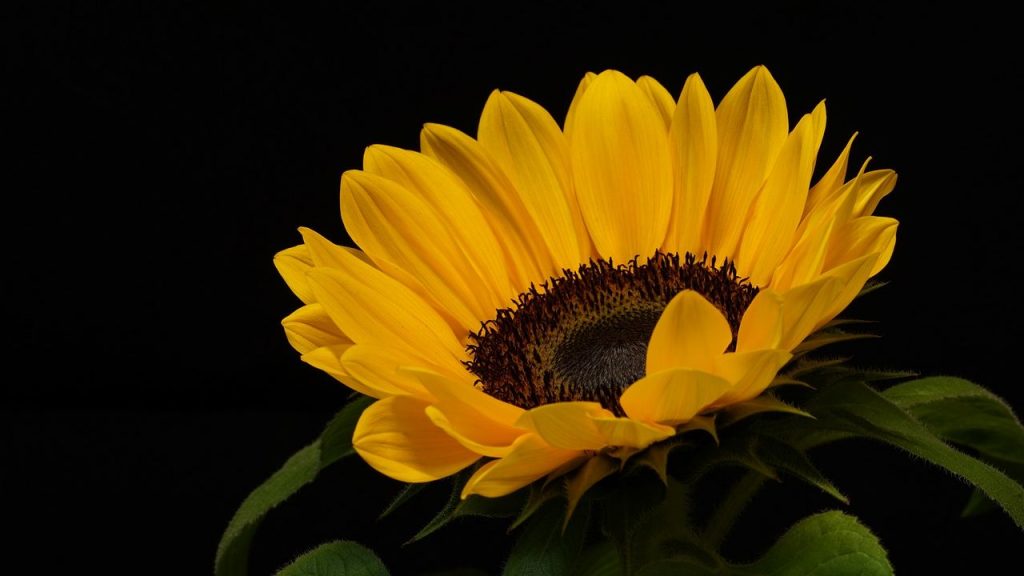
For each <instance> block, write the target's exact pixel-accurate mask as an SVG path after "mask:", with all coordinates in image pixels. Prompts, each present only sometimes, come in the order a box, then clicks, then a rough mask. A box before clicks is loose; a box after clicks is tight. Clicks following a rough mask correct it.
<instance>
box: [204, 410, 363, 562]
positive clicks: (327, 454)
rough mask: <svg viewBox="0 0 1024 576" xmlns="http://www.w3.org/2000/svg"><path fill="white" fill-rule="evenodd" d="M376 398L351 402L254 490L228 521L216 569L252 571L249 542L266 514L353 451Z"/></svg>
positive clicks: (219, 546)
mask: <svg viewBox="0 0 1024 576" xmlns="http://www.w3.org/2000/svg"><path fill="white" fill-rule="evenodd" d="M372 402H373V399H372V398H366V397H361V398H358V399H356V400H355V401H353V402H351V403H349V404H348V405H347V406H345V408H343V409H342V410H341V411H340V412H338V414H337V415H335V417H334V418H333V419H332V420H331V421H330V422H329V423H328V424H327V427H326V428H325V429H324V432H323V434H321V436H320V438H319V439H317V440H316V441H315V442H313V443H312V444H310V445H309V446H306V447H305V448H303V449H302V450H299V451H298V452H296V453H295V454H294V455H292V457H291V458H289V459H288V461H287V462H285V463H284V466H282V467H281V469H280V470H278V471H277V472H275V473H274V474H273V475H272V476H271V477H270V478H268V479H267V480H266V482H264V483H263V484H261V485H260V486H259V487H257V488H256V489H255V490H253V491H252V493H251V494H249V496H248V497H247V498H246V499H245V500H244V501H243V502H242V505H241V506H240V507H239V508H238V511H237V512H235V515H234V517H232V518H231V522H229V523H228V527H227V529H226V530H225V531H224V535H223V536H221V540H220V544H219V545H218V546H217V556H216V560H215V562H214V573H215V574H216V575H217V576H244V575H245V574H247V573H248V563H249V545H250V543H251V542H252V538H253V536H254V535H255V534H256V530H257V528H259V524H260V522H261V521H262V520H263V517H264V516H265V515H266V514H267V512H269V511H270V510H271V509H273V508H274V507H276V506H277V505H278V504H280V503H282V502H284V501H285V500H287V499H288V498H289V497H290V496H291V495H292V494H295V493H296V492H298V491H299V489H300V488H302V487H303V486H305V485H306V484H309V483H310V482H312V481H313V480H314V479H315V478H316V477H317V475H318V474H319V473H320V470H322V469H323V468H325V467H326V466H328V465H330V464H332V463H334V462H336V461H338V460H340V459H342V458H344V457H346V456H348V455H350V454H352V452H353V450H352V431H353V430H354V429H355V424H356V422H357V421H358V420H359V416H360V415H361V414H362V413H363V410H365V409H366V407H367V406H369V405H370V403H372Z"/></svg>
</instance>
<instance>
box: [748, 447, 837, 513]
mask: <svg viewBox="0 0 1024 576" xmlns="http://www.w3.org/2000/svg"><path fill="white" fill-rule="evenodd" d="M755 451H756V453H757V456H758V458H760V459H761V460H762V461H763V462H764V463H765V464H767V465H769V466H771V467H773V468H778V469H780V470H785V471H786V472H788V473H789V474H791V475H793V476H795V477H796V478H799V479H800V480H803V481H804V482H807V483H808V484H810V485H811V486H816V487H818V488H820V489H821V490H822V491H824V492H825V493H826V494H828V495H829V496H832V497H833V498H835V499H836V500H839V501H840V502H842V503H843V504H849V503H850V501H849V500H848V499H847V498H846V496H843V494H842V493H841V492H840V491H839V489H838V488H836V487H835V485H834V484H832V482H830V481H829V479H828V478H826V477H825V475H824V474H822V473H821V472H820V471H819V470H818V469H817V467H815V466H814V464H812V463H811V461H810V460H809V459H808V458H807V455H806V454H804V453H803V451H801V450H799V449H797V448H795V447H793V446H790V445H789V444H786V443H784V442H780V441H778V440H775V439H773V438H770V437H767V436H759V437H758V441H757V445H756V447H755Z"/></svg>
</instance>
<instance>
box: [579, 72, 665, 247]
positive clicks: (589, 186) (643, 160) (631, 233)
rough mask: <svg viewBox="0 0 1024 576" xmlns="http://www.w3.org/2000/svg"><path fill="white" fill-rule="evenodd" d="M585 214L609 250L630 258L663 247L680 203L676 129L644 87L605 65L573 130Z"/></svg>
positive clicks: (597, 238)
mask: <svg viewBox="0 0 1024 576" xmlns="http://www.w3.org/2000/svg"><path fill="white" fill-rule="evenodd" d="M568 136H569V148H570V157H571V159H572V171H573V181H574V182H575V185H576V194H577V196H578V198H579V203H580V210H581V211H582V212H583V220H584V221H585V222H586V224H587V229H588V230H589V231H590V235H591V237H592V238H593V240H594V245H595V246H596V248H597V251H598V253H599V254H600V255H601V256H602V257H603V258H612V259H613V260H614V261H615V262H617V263H620V264H621V263H625V262H628V261H629V260H631V259H632V258H633V257H634V256H637V255H642V256H644V257H646V256H648V255H650V254H652V253H654V251H655V250H656V249H657V248H659V247H661V245H662V243H663V241H664V239H665V232H666V230H667V228H668V218H669V213H670V211H671V208H672V162H671V157H670V155H669V148H668V133H667V132H666V130H665V126H664V122H663V121H662V119H661V117H660V115H659V114H658V111H657V110H656V109H655V108H654V106H653V105H652V104H651V103H650V101H649V100H648V99H647V97H646V96H645V95H644V93H643V91H642V90H641V89H640V88H639V87H637V85H636V84H635V83H634V82H633V81H632V80H630V79H629V78H627V77H625V76H623V75H622V74H621V73H619V72H615V71H606V72H602V73H601V74H600V75H599V76H598V77H597V78H595V79H594V80H593V82H592V83H591V84H590V86H589V87H588V88H587V90H586V92H585V93H584V94H583V98H582V100H581V101H580V103H579V106H578V108H577V110H576V120H575V122H574V123H573V125H572V130H571V131H570V132H569V133H568Z"/></svg>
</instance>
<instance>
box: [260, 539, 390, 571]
mask: <svg viewBox="0 0 1024 576" xmlns="http://www.w3.org/2000/svg"><path fill="white" fill-rule="evenodd" d="M277 576H388V570H387V568H385V567H384V563H383V562H381V561H380V558H377V555H376V554H374V553H373V552H371V551H370V550H368V549H366V548H364V547H362V546H360V545H359V544H356V543H355V542H344V541H337V542H329V543H327V544H322V545H320V546H317V547H316V548H314V549H313V550H310V551H309V552H306V553H305V554H303V555H302V556H299V557H298V558H296V559H295V561H294V562H292V563H291V564H289V565H288V566H285V567H284V568H282V569H281V571H280V572H278V573H277Z"/></svg>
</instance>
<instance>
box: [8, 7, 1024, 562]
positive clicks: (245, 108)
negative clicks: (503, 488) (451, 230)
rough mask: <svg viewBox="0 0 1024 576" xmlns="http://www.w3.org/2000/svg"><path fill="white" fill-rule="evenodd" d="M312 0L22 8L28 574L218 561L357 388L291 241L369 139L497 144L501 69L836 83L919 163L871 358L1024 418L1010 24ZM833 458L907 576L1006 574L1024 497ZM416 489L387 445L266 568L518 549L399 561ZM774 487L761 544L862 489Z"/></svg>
mask: <svg viewBox="0 0 1024 576" xmlns="http://www.w3.org/2000/svg"><path fill="white" fill-rule="evenodd" d="M214 4H216V5H214ZM680 4H682V3H680ZM141 6H145V7H141ZM285 6H286V5H285V4H283V3H282V4H279V5H268V4H264V3H232V4H221V3H201V2H192V3H184V2H183V3H180V4H175V5H169V4H157V5H150V4H149V3H138V4H136V3H115V2H94V3H72V4H57V5H50V6H48V7H46V8H41V7H39V6H33V7H26V6H21V7H15V6H8V7H6V8H4V12H5V14H4V15H3V30H2V33H0V37H2V42H3V55H2V58H3V66H4V70H3V77H4V81H3V85H4V87H3V88H2V89H0V92H2V95H0V98H2V99H3V112H2V114H3V117H4V118H5V120H4V122H3V124H4V126H3V128H2V129H0V133H2V138H3V139H4V140H5V141H7V144H8V146H7V148H8V152H7V153H5V154H4V176H5V178H4V180H5V181H6V183H5V184H4V187H3V200H2V202H3V203H2V204H0V206H2V208H0V217H2V234H3V237H4V244H3V246H4V257H3V261H4V273H3V275H2V279H0V305H2V307H3V317H2V318H3V328H4V337H3V340H4V343H3V347H2V358H3V364H2V367H3V372H2V374H3V376H0V382H2V383H0V410H2V413H0V415H2V420H0V449H2V452H0V456H2V460H0V503H2V506H3V510H2V513H0V519H2V520H0V522H3V523H4V524H8V526H7V527H8V528H10V529H12V530H13V532H12V534H13V535H9V536H8V537H6V541H5V542H4V543H3V544H2V545H0V549H3V550H4V554H3V556H4V559H3V562H4V563H5V564H6V565H10V564H11V563H13V564H14V565H18V564H21V563H26V564H27V565H34V566H35V567H36V568H38V569H40V570H41V572H42V573H54V572H53V570H57V569H65V568H67V569H70V568H79V569H85V568H87V567H95V568H102V569H103V570H104V571H105V572H107V573H120V572H125V573H154V574H155V573H175V574H188V573H197V574H201V573H208V572H209V571H210V570H211V568H212V562H213V555H214V551H215V547H216V543H217V540H218V538H219V535H220V533H221V531H222V530H223V528H224V526H225V525H226V523H227V521H228V520H229V519H230V517H231V514H232V513H233V511H234V509H235V508H236V506H237V505H238V504H239V503H240V502H241V500H242V499H243V498H244V497H245V495H246V494H247V493H248V491H249V490H251V489H252V488H253V487H254V486H255V485H256V484H258V483H259V482H260V481H262V480H263V479H264V478H265V477H266V476H267V475H269V474H270V473H271V472H272V471H273V470H275V469H276V468H277V467H278V466H279V465H280V464H281V463H282V462H283V461H284V460H285V459H286V458H287V456H288V455H289V454H290V453H291V452H293V451H294V450H296V449H298V448H299V447H301V446H303V445H304V444H305V443H307V442H308V441H310V440H311V439H312V438H314V437H315V436H316V434H317V433H318V432H319V429H320V427H321V426H322V424H323V423H324V422H325V421H326V420H327V418H329V416H330V414H332V413H333V412H334V411H335V410H336V409H338V408H339V407H340V406H341V405H342V404H343V403H344V401H345V398H346V393H345V391H344V390H342V389H340V386H339V385H337V384H336V383H335V382H334V381H333V380H332V379H331V378H329V377H328V376H326V375H324V374H321V373H318V372H316V371H315V370H313V369H311V368H309V367H307V366H305V365H304V364H302V363H301V362H300V361H299V360H298V358H297V355H296V354H295V353H294V352H293V351H292V350H291V349H290V348H289V346H288V345H287V343H286V341H285V338H284V335H283V333H282V330H281V329H280V326H279V322H280V319H281V318H282V317H283V316H285V315H286V314H287V313H289V312H290V311H291V310H293V309H294V308H295V307H296V306H297V305H298V301H297V300H295V299H294V298H293V297H292V296H291V294H290V293H289V292H288V290H287V288H286V287H285V286H284V284H283V282H281V281H280V279H279V278H278V277H277V275H276V273H275V271H274V269H273V266H272V264H271V258H272V256H273V254H274V253H275V252H276V251H278V250H280V249H283V248H286V247H288V246H291V245H293V244H295V243H297V242H298V241H299V236H298V234H297V232H296V230H295V229H296V227H297V226H299V225H305V226H310V227H312V228H314V229H316V230H318V231H319V232H321V233H323V234H325V235H326V236H328V237H329V238H331V239H333V240H335V241H337V242H343V241H347V238H346V236H345V234H344V230H343V228H342V225H341V222H340V217H339V211H338V195H337V190H338V182H339V176H340V174H341V172H342V171H344V170H346V169H351V168H358V167H359V166H360V161H361V154H362V150H363V148H364V147H365V146H367V145H369V144H372V143H378V142H379V143H388V144H392V145H397V146H401V147H405V148H415V147H416V146H417V142H418V131H419V127H420V125H421V124H422V123H424V122H428V121H429V122H440V123H445V124H449V125H452V126H455V127H457V128H459V129H462V130H463V131H466V132H468V133H470V134H473V133H474V132H475V127H476V120H477V118H478V115H479V113H480V110H481V109H482V106H483V103H484V101H485V99H486V97H487V95H488V93H489V92H490V91H491V90H492V89H494V88H501V89H506V90H511V91H514V92H518V93H520V94H523V95H526V96H528V97H530V98H532V99H534V100H535V101H537V102H539V103H541V104H542V105H544V106H545V107H547V108H548V109H549V110H551V111H552V113H553V115H554V116H555V117H556V118H561V117H562V116H563V115H564V112H565V110H566V108H567V107H568V103H569V101H570V99H571V96H572V94H573V92H574V90H575V87H576V83H577V82H578V81H579V79H580V77H581V76H582V75H583V73H584V72H586V71H588V70H590V71H600V70H603V69H606V68H616V69H619V70H622V71H623V72H625V73H627V74H629V75H631V76H633V77H637V76H639V75H641V74H649V75H652V76H654V77H656V78H658V79H659V80H660V81H661V82H662V83H663V84H665V85H666V86H667V87H668V88H669V89H670V91H672V92H673V93H674V94H677V93H678V91H679V89H680V87H681V85H682V81H683V80H684V79H685V77H686V75H687V74H689V73H690V72H693V71H699V72H700V73H701V75H702V76H703V78H704V79H705V82H706V83H707V85H708V87H709V89H710V91H711V93H712V95H713V97H715V98H716V99H718V98H721V96H722V95H723V94H724V93H725V91H726V90H727V89H728V88H729V86H731V84H732V83H733V82H734V81H735V80H736V79H738V78H739V77H740V76H741V75H742V74H743V73H744V72H746V71H747V70H748V69H749V68H750V67H751V66H753V65H756V64H761V63H763V64H766V65H768V66H769V68H770V70H771V71H772V73H773V75H774V76H775V77H776V79H777V80H778V82H779V83H780V84H781V86H782V88H783V90H784V91H785V93H786V98H787V102H788V104H789V108H790V111H791V112H790V114H791V120H794V119H795V118H796V117H797V115H798V114H802V113H803V112H805V111H809V110H810V109H811V108H812V107H813V106H814V104H816V103H817V102H818V101H819V100H820V99H822V98H827V100H828V104H829V126H828V133H827V134H826V137H825V143H824V145H823V156H822V157H823V158H825V159H826V160H823V161H822V163H825V162H828V163H830V162H831V159H832V158H834V157H835V155H836V154H837V153H838V151H839V150H840V149H841V147H842V146H843V144H845V141H846V139H847V138H848V136H849V134H850V133H852V132H853V131H859V132H860V137H859V138H858V140H857V143H856V144H855V148H854V158H853V159H854V162H855V163H857V164H859V162H860V161H862V160H863V159H864V158H865V157H866V155H868V154H870V155H872V156H873V157H874V158H875V161H874V164H873V165H874V166H875V167H879V168H880V167H892V168H895V169H896V170H897V171H898V172H899V173H900V182H899V184H898V186H897V189H896V192H895V193H894V194H893V195H892V196H890V197H889V198H888V199H886V200H885V201H884V203H883V204H882V207H881V208H880V210H879V211H880V213H882V214H886V215H892V216H894V217H896V218H898V219H899V220H900V222H901V225H900V232H899V240H898V244H897V249H896V254H895V257H894V258H893V260H892V262H891V264H890V265H889V267H888V268H887V269H886V271H885V272H883V274H882V278H883V279H885V280H888V281H891V284H890V285H889V286H888V287H887V288H885V289H884V290H882V291H880V292H877V293H875V294H873V295H871V296H869V297H867V298H865V299H864V300H863V301H860V302H858V303H856V304H855V306H854V310H853V314H854V315H856V316H860V317H866V318H872V319H877V320H880V321H881V324H880V326H879V330H880V331H881V332H882V333H883V334H884V338H882V339H880V340H876V341H872V342H870V343H868V344H866V345H860V346H857V347H847V348H846V351H848V352H854V353H855V354H856V357H857V360H858V361H859V362H860V363H861V364H864V365H868V366H880V367H892V368H910V369H915V370H918V371H919V372H921V373H924V374H940V373H945V374H955V375H961V376H965V377H968V378H970V379H972V380H974V381H976V382H979V383H982V384H984V385H986V386H988V387H989V388H991V389H992V390H993V391H995V392H996V393H998V394H1000V395H1002V396H1004V397H1005V398H1007V399H1008V400H1010V402H1011V403H1012V404H1013V405H1014V406H1016V407H1017V408H1018V409H1020V408H1021V407H1022V406H1024V392H1022V391H1021V387H1020V386H1021V385H1020V382H1019V376H1017V374H1019V371H1020V370H1019V366H1018V360H1019V353H1018V352H1016V350H1017V346H1018V345H1019V343H1020V338H1019V318H1020V316H1021V314H1020V313H1021V304H1020V301H1021V298H1020V294H1019V288H1018V284H1017V282H1016V281H1014V280H1012V279H1011V275H1013V274H1016V272H1017V266H1018V264H1019V258H1018V256H1017V255H1018V254H1019V253H1020V251H1021V249H1022V242H1021V232H1020V216H1021V180H1022V178H1021V169H1020V163H1021V160H1020V157H1021V153H1022V151H1024V148H1022V146H1021V143H1020V135H1021V128H1022V112H1021V107H1020V103H1019V102H1020V97H1021V94H1020V87H1021V80H1022V66H1021V64H1020V62H1019V60H1017V59H1015V58H1013V57H1012V56H1011V54H1012V53H1014V52H1015V51H1016V48H1018V47H1019V31H1018V30H1016V29H1015V28H1014V26H1013V18H1012V17H1011V16H1010V15H1009V14H1002V13H999V12H998V11H995V10H991V11H990V10H986V9H984V8H979V7H978V6H977V5H976V4H975V3H972V4H970V5H969V7H966V8H965V9H964V10H958V11H949V10H947V9H943V8H939V7H938V6H937V5H921V6H919V7H917V8H916V9H914V10H912V11H908V12H906V13H896V12H893V11H892V10H891V9H882V8H879V7H873V6H869V5H865V4H862V3H852V4H849V5H848V6H845V7H840V8H830V9H824V8H820V7H818V6H817V5H814V4H810V3H802V4H794V5H790V6H788V7H785V8H781V7H780V8H775V7H765V6H761V7H759V8H756V9H751V8H746V7H742V6H739V5H730V6H724V7H722V8H721V9H718V10H708V11H704V10H701V11H696V10H694V9H692V8H686V7H682V6H677V5H675V4H671V5H661V4H647V3H643V2H623V3H619V5H617V6H616V7H614V8H602V7H595V6H591V5H590V3H583V2H568V3H564V4H563V5H560V6H557V7H555V6H548V7H546V8H544V9H533V8H530V9H527V8H526V7H524V6H521V5H519V4H518V3H506V4H498V3H494V4H488V5H486V6H485V5H483V4H477V5H475V7H454V6H447V5H443V4H442V3H437V4H423V5H418V6H416V7H413V8H408V7H399V6H396V5H387V4H382V5H379V6H378V5H374V6H370V5H364V4H358V5H355V4H348V3H333V4H331V5H329V7H319V8H316V9H314V8H309V7H298V6H297V5H293V4H287V6H288V7H287V8H286V7H285ZM965 6H967V5H965ZM12 148H13V150H14V153H13V155H12V154H11V149H12ZM819 462H820V464H821V466H822V467H823V468H824V469H825V470H826V472H827V473H829V474H831V475H832V477H833V478H834V479H836V480H837V481H838V483H839V485H840V486H841V488H842V489H844V490H845V491H846V492H847V493H848V494H849V495H850V496H851V500H852V504H851V507H850V511H851V512H852V513H854V514H857V515H858V516H859V517H860V518H862V520H863V521H864V522H865V523H866V524H867V525H868V526H870V527H871V528H872V529H873V530H874V531H875V532H876V533H877V534H878V535H879V536H880V537H881V539H882V541H883V543H885V544H886V545H887V547H888V548H889V550H890V554H891V558H892V560H893V562H894V564H895V566H896V567H897V569H898V570H899V571H900V572H901V573H903V574H913V573H927V572H928V571H931V570H938V569H943V568H944V569H946V570H955V569H964V568H965V567H968V566H973V567H975V569H977V570H978V571H979V572H983V571H984V568H985V567H990V568H993V569H994V567H996V566H998V565H999V563H1000V562H1003V561H1010V562H1013V561H1014V560H1013V559H1014V558H1016V556H1017V555H1016V553H1015V552H1016V549H1017V548H1019V546H1020V545H1021V544H1022V543H1024V536H1021V534H1020V533H1019V532H1018V531H1017V529H1016V528H1014V526H1013V524H1012V522H1011V521H1010V520H1009V519H1008V518H1007V517H1005V516H1004V515H998V514H997V515H992V516H989V517H985V518H982V519H970V520H958V519H957V514H958V511H959V508H960V506H961V505H962V503H963V502H964V501H965V498H966V495H967V490H966V489H965V488H964V487H962V486H961V485H960V484H959V483H958V482H957V481H956V480H955V479H953V478H951V477H950V476H949V475H948V474H946V473H944V472H941V471H938V470H935V469H932V468H930V467H928V466H926V465H925V464H923V463H920V462H915V461H912V460H910V459H908V458H905V457H904V456H902V455H900V454H897V453H895V452H894V451H891V450H889V449H886V448H882V447H877V446H870V445H860V444H850V445H847V446H846V447H845V449H843V447H839V449H837V450H833V451H832V452H831V453H823V454H821V455H820V460H819ZM397 489H398V484H397V483H394V482H392V481H390V480H386V479H382V478H381V477H380V476H378V475H376V474H374V473H372V472H370V471H369V470H368V469H367V467H366V466H365V465H364V464H362V463H361V462H359V461H357V460H350V461H347V462H346V463H345V464H343V465H342V466H339V467H337V468H336V469H333V470H332V471H330V472H329V473H327V474H326V475H325V476H324V477H323V478H322V479H321V481H320V483H318V484H317V485H316V486H315V487H313V488H312V489H310V490H307V491H306V492H303V493H302V494H301V495H300V496H299V497H298V498H296V499H295V500H294V501H293V502H290V503H288V504H287V505H285V506H284V507H283V508H282V509H281V510H280V511H278V512H276V513H275V514H274V515H273V516H271V517H270V519H269V520H268V521H267V522H266V523H265V525H264V528H263V531H262V532H261V533H260V535H259V536H258V540H257V543H256V551H255V557H254V562H255V564H254V569H255V573H269V572H271V571H272V570H273V569H274V568H275V567H277V566H279V565H281V564H282V563H284V562H285V561H287V560H288V559H289V558H291V557H293V556H295V555H296V554H298V553H299V552H301V551H303V550H304V549H306V548H308V547H311V546H313V545H314V544H316V543H319V542H321V541H325V540H328V539H334V538H349V539H357V540H359V541H362V542H364V543H366V544H369V545H371V546H373V547H374V548H375V549H377V550H378V551H379V552H380V553H381V554H382V556H383V557H384V559H385V561H386V562H387V563H388V564H389V565H391V566H392V568H393V571H394V572H395V573H396V574H405V573H413V572H415V571H418V570H421V569H427V568H433V567H441V566H451V565H457V564H459V563H463V562H464V563H467V564H468V563H474V562H475V563H477V564H478V565H481V566H489V567H491V568H494V567H496V566H498V565H500V559H501V557H502V555H503V550H504V546H505V544H501V543H498V542H499V540H498V538H499V535H500V534H501V527H500V525H499V524H494V523H487V522H478V523H474V522H466V523H463V524H461V525H458V526H455V527H453V528H452V529H450V530H447V531H446V532H443V533H441V534H440V535H437V536H435V537H434V538H432V539H430V540H427V541H426V542H424V543H421V544H417V545H414V546H410V547H408V548H405V549H401V548H399V546H398V544H399V543H400V542H401V541H403V540H404V539H405V538H407V537H408V536H409V535H410V532H409V530H410V528H409V526H410V525H411V523H412V522H413V519H415V518H423V519H425V517H423V515H424V514H426V513H427V512H428V511H427V510H426V509H424V510H416V509H412V510H410V511H409V512H408V513H407V514H406V515H404V516H399V517H398V518H397V519H395V520H389V521H384V522H376V521H375V520H374V517H375V514H376V512H378V511H379V510H380V507H381V506H383V504H384V503H385V502H386V501H387V500H388V498H390V497H391V496H392V495H393V494H394V493H395V492H396V490H397ZM771 492H774V494H772V493H766V494H765V495H764V498H762V499H761V500H759V501H758V502H757V503H756V504H755V506H754V507H753V509H752V510H751V513H750V516H748V517H747V518H746V519H745V523H744V524H743V525H742V526H741V527H740V532H739V533H738V535H739V536H740V537H741V540H740V542H746V543H748V544H749V546H750V547H753V548H754V549H756V547H757V546H763V545H764V544H766V543H767V542H768V541H769V540H770V538H771V536H772V534H775V533H778V531H779V529H781V527H783V526H785V525H788V524H789V523H791V522H792V521H794V520H795V519H796V518H797V517H799V515H800V514H805V513H807V512H810V511H814V510H817V509H823V508H825V507H828V506H832V504H831V503H830V502H829V501H828V500H826V499H824V498H823V497H821V496H820V495H819V494H816V493H813V491H812V489H807V488H804V487H802V486H797V485H795V483H794V482H787V483H784V484H783V485H781V486H778V487H773V488H772V489H771ZM437 496H438V495H433V496H431V495H428V497H427V498H426V499H425V500H426V503H425V504H424V506H423V508H428V507H429V506H427V505H428V504H435V503H436V502H435V500H436V497H437ZM783 497H788V498H789V499H788V500H786V501H787V502H795V503H797V504H796V505H795V506H792V507H790V506H787V507H783V506H781V505H780V504H778V502H780V501H781V500H780V499H781V498H783ZM432 498H433V500H432ZM772 506H775V508H772Z"/></svg>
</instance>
